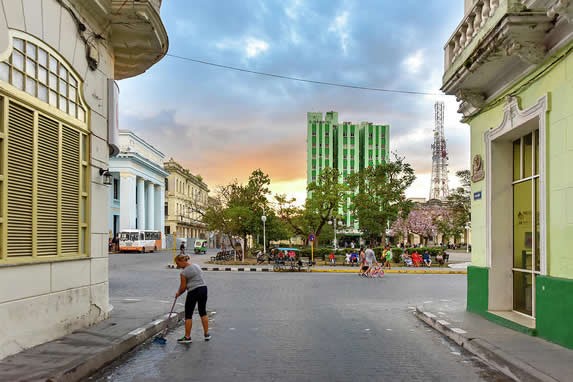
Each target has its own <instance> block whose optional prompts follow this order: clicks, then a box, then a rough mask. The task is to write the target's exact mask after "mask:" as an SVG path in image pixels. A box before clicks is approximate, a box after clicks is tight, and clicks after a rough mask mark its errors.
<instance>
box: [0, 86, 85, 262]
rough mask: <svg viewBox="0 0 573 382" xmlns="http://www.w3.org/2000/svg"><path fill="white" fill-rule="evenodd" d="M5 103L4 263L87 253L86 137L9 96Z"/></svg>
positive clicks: (71, 127) (3, 99)
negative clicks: (34, 190) (5, 198)
mask: <svg viewBox="0 0 573 382" xmlns="http://www.w3.org/2000/svg"><path fill="white" fill-rule="evenodd" d="M1 104H2V111H3V113H7V115H8V117H7V125H6V126H2V131H7V133H6V136H7V138H8V142H9V144H7V145H6V146H4V145H3V146H2V148H3V150H2V153H1V154H2V156H3V157H2V158H0V159H1V161H2V162H4V163H6V166H5V169H6V175H7V176H6V177H3V184H2V186H3V190H5V192H6V193H7V201H6V205H2V206H1V208H0V210H1V211H2V214H3V216H2V222H4V221H5V222H7V227H6V228H5V230H4V232H6V235H7V237H6V245H5V247H3V248H2V251H1V252H0V257H1V259H3V260H12V259H18V258H19V259H23V258H24V259H35V258H40V257H42V256H50V257H53V256H61V257H68V256H77V255H80V254H87V252H88V251H87V248H88V243H87V240H88V231H87V227H88V217H89V207H88V191H89V183H90V182H89V171H88V162H89V161H88V158H89V155H88V147H89V144H88V142H89V138H88V136H87V134H86V133H85V132H83V131H82V130H80V129H78V128H77V127H73V126H69V125H67V124H64V123H62V122H60V121H58V120H57V119H55V118H53V117H52V116H49V115H47V114H44V113H42V112H40V111H37V110H34V109H31V108H28V107H25V106H23V105H21V104H19V103H18V102H16V101H13V100H11V99H9V98H7V97H2V99H1ZM3 143H4V142H3ZM35 146H37V147H38V149H37V150H34V147H35ZM34 187H35V188H36V190H37V192H36V193H33V192H32V190H33V189H34ZM34 209H35V213H34Z"/></svg>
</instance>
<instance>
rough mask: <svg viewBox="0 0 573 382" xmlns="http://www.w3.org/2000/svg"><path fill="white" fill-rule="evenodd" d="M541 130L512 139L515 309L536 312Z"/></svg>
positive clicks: (538, 260)
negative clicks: (535, 282)
mask: <svg viewBox="0 0 573 382" xmlns="http://www.w3.org/2000/svg"><path fill="white" fill-rule="evenodd" d="M538 157H539V130H535V132H532V133H529V134H527V135H525V136H523V137H521V138H519V139H517V140H515V141H513V309H514V310H516V311H518V312H521V313H525V314H527V315H533V299H534V296H533V295H534V290H535V288H534V277H535V276H536V275H538V274H539V273H540V269H541V264H540V260H541V251H540V221H539V220H540V219H539V165H538V163H539V159H538Z"/></svg>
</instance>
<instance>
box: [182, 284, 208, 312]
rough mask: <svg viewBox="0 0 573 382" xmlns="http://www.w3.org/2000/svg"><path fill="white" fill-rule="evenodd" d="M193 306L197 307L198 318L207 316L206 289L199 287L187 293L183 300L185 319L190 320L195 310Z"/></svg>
mask: <svg viewBox="0 0 573 382" xmlns="http://www.w3.org/2000/svg"><path fill="white" fill-rule="evenodd" d="M195 305H197V306H198V309H199V316H200V317H203V316H206V315H207V287H206V286H200V287H199V288H195V289H193V290H190V291H189V292H187V298H186V299H185V319H186V320H190V319H191V317H192V316H193V311H194V310H195Z"/></svg>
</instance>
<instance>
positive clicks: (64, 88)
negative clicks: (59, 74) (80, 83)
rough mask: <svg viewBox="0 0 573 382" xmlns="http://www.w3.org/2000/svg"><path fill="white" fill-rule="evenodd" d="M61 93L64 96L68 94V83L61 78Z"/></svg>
mask: <svg viewBox="0 0 573 382" xmlns="http://www.w3.org/2000/svg"><path fill="white" fill-rule="evenodd" d="M59 90H60V94H61V95H63V96H67V95H68V83H67V82H65V81H64V80H62V79H60V89H59Z"/></svg>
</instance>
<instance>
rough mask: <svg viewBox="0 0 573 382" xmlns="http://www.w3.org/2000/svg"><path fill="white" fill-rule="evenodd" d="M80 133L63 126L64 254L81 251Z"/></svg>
mask: <svg viewBox="0 0 573 382" xmlns="http://www.w3.org/2000/svg"><path fill="white" fill-rule="evenodd" d="M80 166H81V163H80V133H79V132H78V131H77V130H75V129H72V128H71V127H68V126H65V125H64V126H62V201H61V203H62V229H61V232H62V239H61V240H62V246H61V248H62V255H64V256H65V255H76V254H78V252H79V219H80V208H79V204H80V181H81V179H80Z"/></svg>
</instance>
